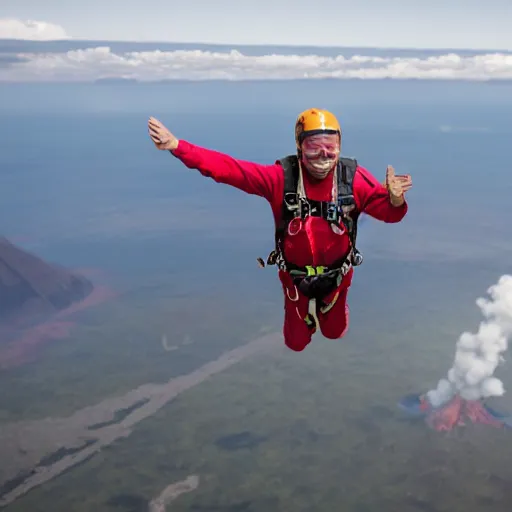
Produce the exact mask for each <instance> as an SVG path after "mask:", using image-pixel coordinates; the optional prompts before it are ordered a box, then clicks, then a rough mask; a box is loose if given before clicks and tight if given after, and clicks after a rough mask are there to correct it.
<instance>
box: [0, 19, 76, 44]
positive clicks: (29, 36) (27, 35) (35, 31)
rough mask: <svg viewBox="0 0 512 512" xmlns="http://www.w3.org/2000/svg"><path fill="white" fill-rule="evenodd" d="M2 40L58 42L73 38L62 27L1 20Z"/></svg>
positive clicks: (30, 21) (41, 22) (44, 23)
mask: <svg viewBox="0 0 512 512" xmlns="http://www.w3.org/2000/svg"><path fill="white" fill-rule="evenodd" d="M0 39H26V40H31V41H56V40H59V39H71V38H70V37H69V35H68V34H66V31H65V30H64V29H63V28H62V27H61V26H60V25H54V24H53V23H48V22H46V21H34V20H26V21H23V20H16V19H10V18H0Z"/></svg>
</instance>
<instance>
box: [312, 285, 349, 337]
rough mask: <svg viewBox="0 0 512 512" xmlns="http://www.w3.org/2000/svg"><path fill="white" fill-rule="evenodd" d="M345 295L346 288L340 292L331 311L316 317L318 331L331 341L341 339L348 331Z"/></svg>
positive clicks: (347, 311) (347, 310)
mask: <svg viewBox="0 0 512 512" xmlns="http://www.w3.org/2000/svg"><path fill="white" fill-rule="evenodd" d="M347 295H348V288H343V289H342V290H340V294H339V296H338V299H337V301H336V303H335V304H334V306H333V307H332V309H331V310H330V311H328V312H327V313H325V314H323V313H320V314H319V315H318V319H319V321H320V330H321V331H322V334H323V335H324V336H325V337H326V338H329V339H331V340H336V339H338V338H343V336H345V334H346V333H347V331H348V324H349V308H348V304H347ZM331 300H332V299H331ZM326 302H327V301H326Z"/></svg>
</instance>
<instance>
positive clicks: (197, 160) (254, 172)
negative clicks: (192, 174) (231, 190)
mask: <svg viewBox="0 0 512 512" xmlns="http://www.w3.org/2000/svg"><path fill="white" fill-rule="evenodd" d="M148 127H149V134H150V136H151V139H152V140H153V142H154V143H155V146H156V147H157V148H158V149H162V150H168V151H170V152H171V153H172V154H173V155H174V156H175V157H176V158H178V159H179V160H181V161H182V162H183V164H184V165H185V166H187V167H188V168H189V169H197V170H198V171H199V172H200V173H201V174H202V175H203V176H207V177H209V178H212V179H213V180H214V181H216V182H217V183H224V184H226V185H230V186H232V187H235V188H238V189H239V190H242V191H244V192H246V193H248V194H253V195H257V196H260V197H264V198H265V199H267V201H269V202H270V203H271V204H273V203H274V202H275V198H276V197H281V195H282V190H280V189H282V188H283V186H284V183H283V172H282V169H281V167H280V166H278V165H276V164H273V165H263V164H258V163H254V162H248V161H245V160H237V159H236V158H233V157H232V156H230V155H226V154H224V153H220V152H218V151H214V150H211V149H206V148H203V147H200V146H197V145H195V144H191V143H190V142H187V141H185V140H178V139H177V138H176V137H175V136H174V135H173V134H172V133H171V132H170V131H169V130H168V129H167V128H166V127H165V126H164V125H163V124H162V123H161V122H160V121H158V120H157V119H154V118H150V119H149V122H148Z"/></svg>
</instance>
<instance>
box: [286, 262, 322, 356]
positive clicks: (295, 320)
mask: <svg viewBox="0 0 512 512" xmlns="http://www.w3.org/2000/svg"><path fill="white" fill-rule="evenodd" d="M279 279H280V280H281V283H282V286H283V293H284V325H283V335H284V342H285V344H286V346H287V347H288V348H289V349H291V350H294V351H295V352H301V351H302V350H304V349H305V348H306V347H307V345H309V343H310V342H311V337H312V335H313V334H314V330H311V329H310V328H309V327H308V326H307V324H306V322H305V321H304V317H305V316H306V314H307V312H308V302H309V301H308V298H307V297H305V296H304V295H302V294H301V293H299V292H298V291H297V288H296V287H295V286H294V284H293V281H292V279H291V277H290V276H289V274H287V273H285V272H283V271H282V270H280V271H279Z"/></svg>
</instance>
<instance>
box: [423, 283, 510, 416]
mask: <svg viewBox="0 0 512 512" xmlns="http://www.w3.org/2000/svg"><path fill="white" fill-rule="evenodd" d="M487 292H488V293H489V295H490V296H491V298H490V299H485V298H479V299H477V301H476V304H477V306H478V307H479V308H480V309H481V310H482V314H483V315H484V317H485V318H486V320H484V321H482V322H481V323H480V326H479V329H478V332H477V333H476V334H473V333H469V332H464V333H462V334H461V336H460V338H459V341H458V342H457V345H456V352H455V359H454V362H453V366H452V368H451V369H450V370H449V371H448V375H447V378H445V379H441V380H440V381H439V383H438V385H437V388H436V389H434V390H431V391H429V392H428V393H427V398H428V400H429V401H430V403H431V404H432V406H433V407H439V406H441V405H443V404H445V403H446V402H448V401H449V400H451V399H452V398H453V397H454V396H455V395H456V394H459V395H460V396H461V397H462V398H464V399H465V400H478V399H481V398H487V397H491V396H501V395H503V394H504V393H505V388H504V387H503V383H502V382H501V380H499V379H497V378H496V377H494V376H493V375H494V372H495V370H496V368H497V367H498V365H499V364H500V363H501V362H503V361H504V359H503V355H502V354H503V353H504V352H505V351H506V350H507V346H508V338H509V337H510V336H511V335H512V275H504V276H501V277H500V279H499V280H498V282H497V283H496V284H495V285H493V286H491V287H490V288H489V289H488V290H487Z"/></svg>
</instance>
